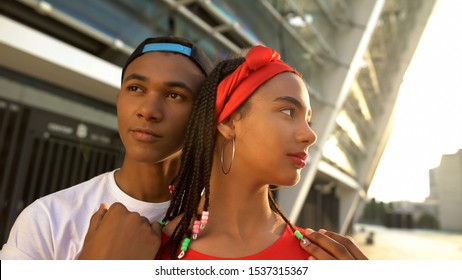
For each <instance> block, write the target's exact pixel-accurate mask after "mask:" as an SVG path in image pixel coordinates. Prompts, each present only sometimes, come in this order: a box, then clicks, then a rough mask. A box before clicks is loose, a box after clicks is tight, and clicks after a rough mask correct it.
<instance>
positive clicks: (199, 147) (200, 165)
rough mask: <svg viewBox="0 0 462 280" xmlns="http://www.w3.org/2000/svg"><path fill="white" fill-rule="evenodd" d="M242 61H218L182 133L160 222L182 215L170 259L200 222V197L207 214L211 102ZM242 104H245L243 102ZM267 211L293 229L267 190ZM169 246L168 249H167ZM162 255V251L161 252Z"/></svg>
mask: <svg viewBox="0 0 462 280" xmlns="http://www.w3.org/2000/svg"><path fill="white" fill-rule="evenodd" d="M243 62H244V58H243V57H239V58H232V59H228V60H224V61H221V62H220V63H218V64H217V66H216V67H215V68H214V69H213V70H212V72H211V73H210V75H209V76H208V78H207V79H206V80H205V82H204V83H203V85H202V87H201V89H200V92H199V94H198V96H197V98H196V100H195V103H194V109H193V110H192V113H191V117H190V120H189V123H188V127H187V130H186V134H185V141H184V144H183V151H182V156H181V166H180V172H179V174H178V176H177V177H176V178H175V181H174V191H173V198H172V201H171V204H170V207H169V208H168V210H167V213H166V215H165V217H164V219H163V221H171V220H172V219H173V218H175V217H177V216H178V215H181V214H183V216H182V217H181V220H180V222H179V223H178V224H177V226H176V227H175V229H174V231H173V233H172V235H171V238H170V239H169V241H168V242H169V243H170V244H167V246H165V247H164V248H171V251H170V257H171V258H172V259H176V253H177V251H178V248H179V247H180V245H181V242H182V240H183V239H184V238H185V237H190V236H191V233H192V231H191V221H193V220H197V219H200V214H198V211H199V209H198V208H199V204H200V200H201V196H202V193H203V195H204V205H203V210H204V211H208V207H209V196H210V176H211V171H212V162H213V152H214V146H215V120H214V111H215V100H216V91H217V88H218V85H219V83H220V82H221V81H222V80H223V79H224V78H225V77H227V76H228V75H229V74H231V73H232V72H233V71H234V70H236V68H237V67H239V66H240V65H241V64H242V63H243ZM244 104H245V103H244ZM268 198H269V203H270V207H271V209H272V210H273V211H274V212H276V213H278V214H279V215H280V216H281V217H282V219H283V220H284V221H285V222H286V223H287V224H288V225H289V226H290V227H291V229H292V231H293V230H294V228H293V226H292V225H291V223H290V222H289V220H288V219H287V218H286V217H285V215H284V214H283V212H282V210H281V209H280V208H279V206H278V204H277V202H276V201H275V199H274V197H273V195H272V192H271V191H270V190H268ZM168 245H171V246H168ZM161 253H162V255H163V254H164V252H161Z"/></svg>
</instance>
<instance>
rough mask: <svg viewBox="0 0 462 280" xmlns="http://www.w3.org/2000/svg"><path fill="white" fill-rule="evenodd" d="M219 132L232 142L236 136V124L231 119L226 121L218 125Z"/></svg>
mask: <svg viewBox="0 0 462 280" xmlns="http://www.w3.org/2000/svg"><path fill="white" fill-rule="evenodd" d="M217 130H218V132H220V134H221V135H222V136H223V137H224V138H226V139H228V140H231V139H232V138H233V137H234V135H235V131H234V122H233V121H232V120H229V119H228V120H225V121H224V122H222V123H219V124H218V126H217Z"/></svg>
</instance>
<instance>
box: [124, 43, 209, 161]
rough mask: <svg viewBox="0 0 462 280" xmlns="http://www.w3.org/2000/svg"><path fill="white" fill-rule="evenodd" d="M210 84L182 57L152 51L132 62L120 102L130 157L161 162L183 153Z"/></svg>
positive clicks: (125, 143) (125, 74)
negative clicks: (193, 114)
mask: <svg viewBox="0 0 462 280" xmlns="http://www.w3.org/2000/svg"><path fill="white" fill-rule="evenodd" d="M204 79H205V76H204V74H203V73H202V72H201V70H200V69H199V68H198V67H197V66H196V65H195V64H194V63H193V62H192V61H191V60H190V59H188V58H187V57H185V56H183V55H180V54H173V53H168V52H152V53H146V54H144V55H142V56H140V57H138V58H136V59H135V60H134V61H132V63H130V65H129V66H128V67H127V68H126V70H125V73H124V77H123V80H122V86H121V89H120V93H119V95H118V97H117V115H118V126H119V134H120V138H121V139H122V142H123V144H124V146H125V150H126V157H130V158H131V160H134V161H138V162H144V163H157V162H161V161H163V160H165V159H167V158H168V157H170V156H172V155H173V154H175V153H176V152H178V151H179V150H180V149H181V146H182V143H183V137H184V134H185V130H186V126H187V122H188V119H189V115H190V113H191V110H192V107H193V103H194V100H195V98H196V94H197V93H198V92H199V88H200V85H201V83H202V82H203V81H204Z"/></svg>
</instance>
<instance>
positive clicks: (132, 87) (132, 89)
mask: <svg viewBox="0 0 462 280" xmlns="http://www.w3.org/2000/svg"><path fill="white" fill-rule="evenodd" d="M128 90H129V91H138V92H139V91H141V88H140V87H139V86H128Z"/></svg>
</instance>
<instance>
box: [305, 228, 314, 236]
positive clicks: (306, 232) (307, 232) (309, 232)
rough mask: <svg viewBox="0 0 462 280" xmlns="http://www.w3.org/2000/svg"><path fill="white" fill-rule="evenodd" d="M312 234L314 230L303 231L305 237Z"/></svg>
mask: <svg viewBox="0 0 462 280" xmlns="http://www.w3.org/2000/svg"><path fill="white" fill-rule="evenodd" d="M313 232H314V230H312V229H310V228H307V229H305V235H308V234H311V233H313Z"/></svg>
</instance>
